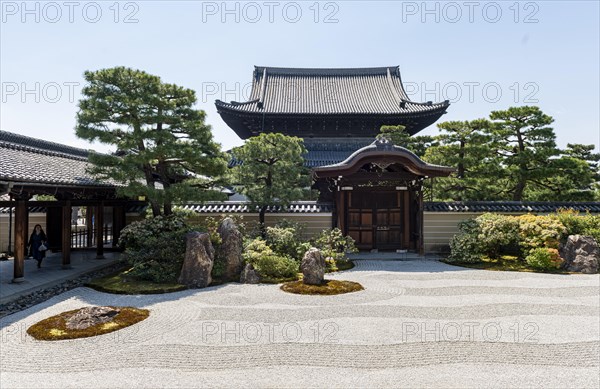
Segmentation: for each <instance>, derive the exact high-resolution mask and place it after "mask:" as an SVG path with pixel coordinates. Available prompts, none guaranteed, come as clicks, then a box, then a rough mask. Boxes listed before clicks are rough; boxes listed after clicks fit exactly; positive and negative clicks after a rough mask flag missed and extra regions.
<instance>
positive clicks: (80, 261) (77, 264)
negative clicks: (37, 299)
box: [0, 250, 119, 304]
mask: <svg viewBox="0 0 600 389" xmlns="http://www.w3.org/2000/svg"><path fill="white" fill-rule="evenodd" d="M118 259H119V253H117V252H107V253H105V254H104V259H96V251H95V250H81V251H76V252H73V253H72V254H71V267H70V268H68V269H65V268H63V265H62V255H61V253H51V254H48V256H47V257H46V258H44V261H43V262H42V267H41V268H40V269H38V268H37V262H36V261H35V260H33V259H26V260H25V261H24V267H25V269H24V270H25V273H26V274H27V278H26V279H25V280H24V281H23V282H20V283H15V282H12V279H13V269H14V260H13V259H10V260H8V261H0V304H5V303H7V302H10V301H13V300H16V299H17V298H19V297H21V296H25V295H28V294H30V293H32V292H35V291H38V290H42V289H46V288H49V287H52V286H54V285H57V284H60V283H61V282H64V281H67V280H70V279H73V278H76V277H78V276H80V275H82V274H85V273H89V272H91V271H94V270H98V269H102V268H104V267H107V266H110V265H112V264H114V263H116V262H117V261H118Z"/></svg>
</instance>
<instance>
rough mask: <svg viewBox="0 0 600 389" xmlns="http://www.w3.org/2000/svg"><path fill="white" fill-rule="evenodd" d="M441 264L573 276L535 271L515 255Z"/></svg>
mask: <svg viewBox="0 0 600 389" xmlns="http://www.w3.org/2000/svg"><path fill="white" fill-rule="evenodd" d="M441 262H444V263H446V264H448V265H453V266H461V267H468V268H470V269H482V270H493V271H520V272H530V273H552V274H573V273H572V272H568V271H566V270H562V269H553V270H548V271H541V270H537V269H533V268H531V267H529V266H528V265H527V262H525V261H523V260H521V259H519V257H516V256H513V255H503V256H501V257H500V258H496V259H492V258H488V257H483V258H482V259H481V262H476V263H463V262H447V261H445V260H442V261H441Z"/></svg>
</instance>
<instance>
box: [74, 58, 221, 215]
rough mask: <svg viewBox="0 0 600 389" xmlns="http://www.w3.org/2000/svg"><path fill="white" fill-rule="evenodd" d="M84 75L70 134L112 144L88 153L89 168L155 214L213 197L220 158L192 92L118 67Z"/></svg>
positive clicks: (141, 72)
mask: <svg viewBox="0 0 600 389" xmlns="http://www.w3.org/2000/svg"><path fill="white" fill-rule="evenodd" d="M84 77H85V80H86V82H87V85H86V86H85V87H84V88H83V91H82V94H83V98H82V99H81V100H80V102H79V112H78V113H77V126H76V134H77V136H78V137H80V138H82V139H86V140H89V141H99V142H101V143H105V144H109V145H113V146H116V148H117V152H116V153H114V154H112V155H105V154H98V153H92V155H91V156H90V162H92V164H93V165H94V166H93V168H92V169H91V173H93V174H96V175H98V176H99V177H100V178H103V179H108V180H112V181H113V182H116V183H120V184H123V185H124V187H123V188H121V189H120V193H121V194H122V195H125V196H131V197H137V196H144V197H146V198H147V199H148V200H149V201H150V204H151V206H152V211H153V214H154V216H158V215H160V214H161V213H164V214H166V215H169V214H171V213H172V204H173V202H175V201H186V200H204V199H208V198H217V197H219V195H218V193H217V192H215V191H214V190H213V188H214V187H215V185H217V184H218V183H219V179H220V177H221V176H222V174H223V173H224V171H225V167H226V160H225V158H224V155H223V153H222V152H221V151H220V146H219V145H218V144H217V143H215V142H214V141H213V138H212V133H211V128H210V126H209V125H207V124H205V122H204V121H205V113H204V111H201V110H197V109H195V108H194V107H193V106H194V104H195V103H196V95H195V92H194V91H193V90H191V89H186V88H183V87H180V86H177V85H174V84H167V83H163V82H162V81H161V79H160V78H159V77H157V76H154V75H150V74H148V73H146V72H143V71H140V70H134V69H129V68H125V67H116V68H111V69H102V70H98V71H93V72H92V71H86V72H85V74H84Z"/></svg>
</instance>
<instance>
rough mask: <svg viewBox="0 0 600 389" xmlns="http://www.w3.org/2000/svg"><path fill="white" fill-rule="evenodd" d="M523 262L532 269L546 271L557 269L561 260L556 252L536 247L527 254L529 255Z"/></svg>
mask: <svg viewBox="0 0 600 389" xmlns="http://www.w3.org/2000/svg"><path fill="white" fill-rule="evenodd" d="M525 262H527V264H528V265H529V266H530V267H531V268H533V269H536V270H543V271H548V270H555V269H557V268H558V267H559V266H560V264H561V263H562V260H561V258H560V256H559V255H558V250H556V249H552V248H547V247H537V248H534V249H532V250H531V251H530V252H529V255H527V257H525Z"/></svg>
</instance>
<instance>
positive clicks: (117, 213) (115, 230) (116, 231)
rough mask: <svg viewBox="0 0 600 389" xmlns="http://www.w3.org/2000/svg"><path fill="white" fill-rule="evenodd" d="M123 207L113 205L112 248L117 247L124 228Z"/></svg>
mask: <svg viewBox="0 0 600 389" xmlns="http://www.w3.org/2000/svg"><path fill="white" fill-rule="evenodd" d="M125 212H126V210H125V206H123V205H115V206H114V207H113V223H112V247H115V248H116V247H118V246H117V244H118V243H119V237H120V236H121V230H122V229H123V227H125V217H126V216H125Z"/></svg>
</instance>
